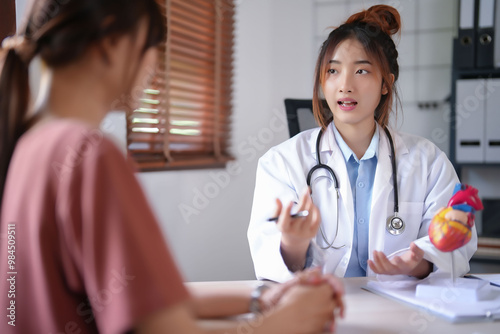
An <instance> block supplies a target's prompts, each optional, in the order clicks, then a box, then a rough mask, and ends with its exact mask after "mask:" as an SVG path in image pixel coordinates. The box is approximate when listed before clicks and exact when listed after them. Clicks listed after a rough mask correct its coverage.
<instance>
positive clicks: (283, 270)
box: [247, 149, 301, 282]
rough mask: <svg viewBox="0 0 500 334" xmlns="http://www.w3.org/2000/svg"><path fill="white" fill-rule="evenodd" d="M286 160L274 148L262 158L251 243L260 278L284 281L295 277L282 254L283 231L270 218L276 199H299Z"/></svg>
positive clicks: (253, 258)
mask: <svg viewBox="0 0 500 334" xmlns="http://www.w3.org/2000/svg"><path fill="white" fill-rule="evenodd" d="M288 175H289V174H288V168H287V166H286V163H285V160H284V159H283V157H282V156H281V155H280V154H279V152H277V151H275V150H274V149H271V150H270V151H268V152H267V153H266V154H265V155H264V156H263V157H262V158H260V159H259V163H258V166H257V177H256V183H255V191H254V198H253V205H252V213H251V218H250V224H249V227H248V233H247V236H248V242H249V246H250V253H251V255H252V260H253V263H254V269H255V274H256V276H257V278H258V279H268V280H272V281H276V282H284V281H287V280H288V279H290V278H292V275H293V274H292V272H290V271H289V270H288V267H287V266H286V264H285V262H284V261H283V257H282V256H281V251H280V244H281V232H280V231H279V230H278V228H277V227H276V223H275V222H269V221H267V219H268V218H270V217H272V216H274V214H275V210H276V198H279V199H280V200H281V201H282V203H283V205H284V206H285V205H287V204H288V203H289V202H290V201H295V202H297V201H298V192H300V191H301V189H295V188H294V186H293V185H292V183H291V181H290V177H289V176H288Z"/></svg>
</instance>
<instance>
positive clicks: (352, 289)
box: [189, 277, 500, 334]
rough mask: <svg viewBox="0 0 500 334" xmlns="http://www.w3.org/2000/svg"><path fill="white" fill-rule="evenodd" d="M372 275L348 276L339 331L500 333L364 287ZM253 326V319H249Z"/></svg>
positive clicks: (496, 327)
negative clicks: (455, 321) (422, 308)
mask: <svg viewBox="0 0 500 334" xmlns="http://www.w3.org/2000/svg"><path fill="white" fill-rule="evenodd" d="M367 280H368V278H366V277H356V278H344V279H343V282H344V287H345V290H346V294H345V303H346V316H345V318H344V319H340V320H339V321H338V323H337V329H336V333H350V334H351V333H361V334H363V333H384V334H391V333H394V334H403V333H405V334H406V333H453V334H461V333H475V334H480V333H481V334H487V333H491V334H493V333H494V334H498V333H500V321H496V322H475V323H459V324H452V323H450V322H448V321H446V320H445V319H443V318H440V317H438V316H436V315H434V314H431V313H428V312H426V311H425V310H420V309H417V308H414V307H411V306H409V305H406V304H403V303H400V302H397V301H394V300H391V299H387V298H385V297H381V296H379V295H376V294H374V293H372V292H369V291H366V290H363V289H361V287H362V286H364V285H366V282H367ZM189 284H206V285H225V286H237V285H248V284H252V281H231V282H200V283H189ZM231 321H234V320H207V321H201V322H200V323H201V325H202V326H203V327H205V328H224V326H227V325H228V324H229V323H231ZM248 323H250V325H251V321H249V322H248Z"/></svg>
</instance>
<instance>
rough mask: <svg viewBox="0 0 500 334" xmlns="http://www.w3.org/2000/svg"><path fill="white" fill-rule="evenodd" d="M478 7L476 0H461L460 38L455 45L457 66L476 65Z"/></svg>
mask: <svg viewBox="0 0 500 334" xmlns="http://www.w3.org/2000/svg"><path fill="white" fill-rule="evenodd" d="M476 7H477V6H476V0H460V13H459V24H458V38H457V39H455V41H454V47H453V50H454V52H453V58H454V59H453V63H454V64H455V67H457V68H474V66H475V53H476V50H475V48H476V27H477V20H476Z"/></svg>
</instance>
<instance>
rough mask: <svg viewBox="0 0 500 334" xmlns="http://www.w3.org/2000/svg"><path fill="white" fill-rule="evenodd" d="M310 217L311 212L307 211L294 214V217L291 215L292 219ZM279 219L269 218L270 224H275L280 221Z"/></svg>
mask: <svg viewBox="0 0 500 334" xmlns="http://www.w3.org/2000/svg"><path fill="white" fill-rule="evenodd" d="M307 216H309V211H307V210H304V211H299V212H297V213H294V214H293V215H290V217H291V218H299V217H307ZM278 218H279V216H278V217H273V218H269V219H267V221H268V222H275V221H278Z"/></svg>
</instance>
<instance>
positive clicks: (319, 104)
mask: <svg viewBox="0 0 500 334" xmlns="http://www.w3.org/2000/svg"><path fill="white" fill-rule="evenodd" d="M400 28H401V19H400V16H399V13H398V11H397V10H396V9H395V8H393V7H390V6H386V5H376V6H372V7H370V8H368V9H367V10H363V11H361V12H359V13H356V14H354V15H352V16H351V17H349V19H348V20H347V21H346V22H345V23H344V24H342V25H341V26H339V27H338V28H336V29H335V30H333V31H332V32H331V33H330V34H329V36H328V38H327V39H326V40H325V41H324V42H323V45H322V46H321V49H320V53H319V56H318V60H317V62H316V69H315V76H314V90H313V112H314V117H315V119H316V121H317V122H318V124H319V125H320V126H321V127H322V128H323V129H325V128H326V127H327V126H328V124H329V123H330V122H331V121H332V119H333V115H332V112H331V111H330V109H329V107H328V104H327V103H326V101H325V99H324V96H323V92H322V85H323V83H324V80H325V75H326V72H327V70H328V68H329V67H328V64H329V62H328V61H329V60H330V59H329V58H330V57H331V55H332V54H333V52H334V50H335V49H336V48H337V46H338V45H339V44H340V43H341V42H343V41H345V40H347V39H351V38H354V39H356V40H358V41H359V42H360V43H361V44H362V45H363V47H364V49H365V52H366V53H367V54H368V55H369V56H370V57H371V58H372V59H373V61H374V62H375V65H376V66H377V67H378V68H379V69H380V72H381V75H382V84H383V85H385V86H386V87H387V91H388V92H387V94H385V95H382V97H381V99H380V103H379V104H378V106H377V108H376V109H375V120H376V121H377V122H378V123H379V124H380V125H381V126H387V124H388V122H389V115H390V112H391V111H392V104H393V101H394V97H395V98H396V100H399V98H398V95H397V91H396V86H395V83H396V81H397V79H398V77H399V65H398V61H397V58H398V51H397V50H396V45H395V44H394V41H393V40H392V38H391V36H392V35H394V34H396V33H398V32H399V30H400ZM391 74H393V75H394V80H392V77H391Z"/></svg>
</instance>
